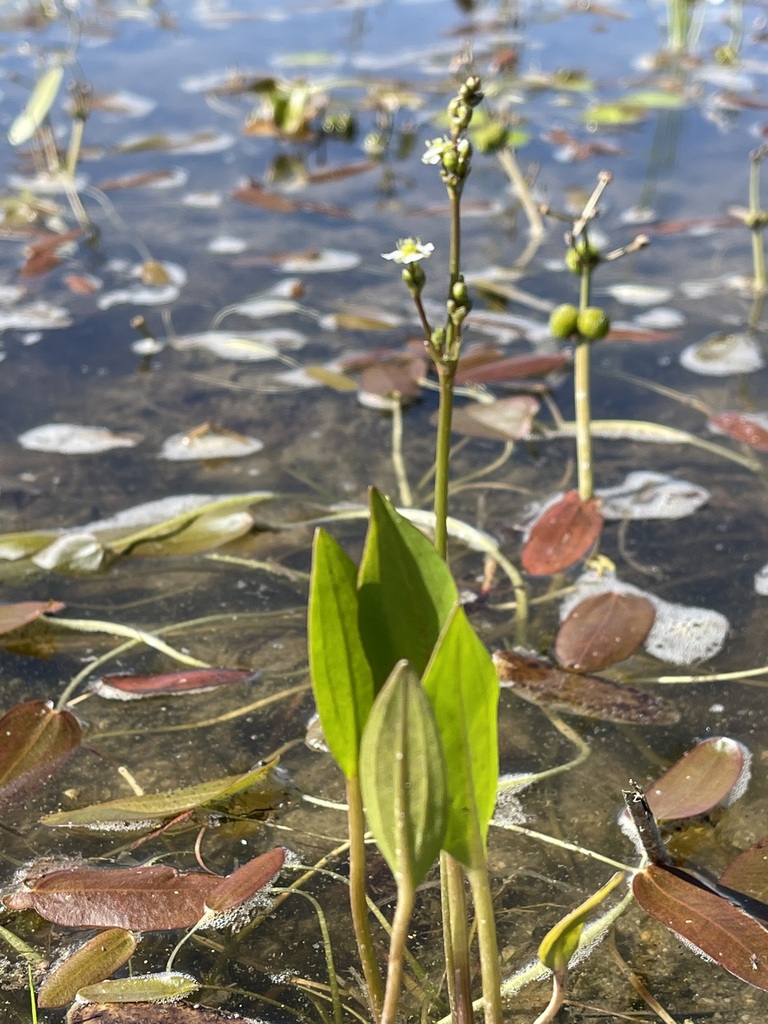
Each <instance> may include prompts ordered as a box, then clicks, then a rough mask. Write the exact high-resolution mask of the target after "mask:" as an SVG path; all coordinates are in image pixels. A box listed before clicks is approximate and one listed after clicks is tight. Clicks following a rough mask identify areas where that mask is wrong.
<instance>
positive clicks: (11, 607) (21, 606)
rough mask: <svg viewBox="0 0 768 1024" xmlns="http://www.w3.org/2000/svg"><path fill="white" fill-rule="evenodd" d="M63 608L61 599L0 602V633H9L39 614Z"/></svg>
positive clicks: (36, 617) (32, 620) (33, 619)
mask: <svg viewBox="0 0 768 1024" xmlns="http://www.w3.org/2000/svg"><path fill="white" fill-rule="evenodd" d="M63 608H64V604H63V602H62V601H19V602H18V603H17V604H0V633H10V632H11V630H12V629H19V628H20V627H21V626H26V625H27V624H28V623H30V622H34V621H35V619H39V618H40V616H41V615H48V614H50V613H51V612H60V611H62V609H63Z"/></svg>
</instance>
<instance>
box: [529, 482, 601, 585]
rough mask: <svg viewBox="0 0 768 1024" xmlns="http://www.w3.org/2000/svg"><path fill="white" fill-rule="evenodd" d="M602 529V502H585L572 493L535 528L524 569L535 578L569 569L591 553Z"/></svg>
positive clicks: (547, 510)
mask: <svg viewBox="0 0 768 1024" xmlns="http://www.w3.org/2000/svg"><path fill="white" fill-rule="evenodd" d="M602 528H603V517H602V516H601V514H600V504H599V502H598V501H597V500H596V499H595V498H590V499H589V500H588V501H582V499H581V498H580V497H579V492H578V491H568V492H567V494H564V495H563V497H562V498H559V499H557V500H556V501H555V502H554V503H553V504H551V505H549V506H548V507H547V508H546V509H545V510H544V512H542V514H541V515H540V516H539V517H538V519H537V520H536V521H535V522H534V524H533V525H532V526H531V528H530V530H529V532H528V535H527V537H526V539H525V541H524V543H523V550H522V555H521V559H522V564H523V568H524V569H525V570H526V572H529V573H531V574H532V575H534V576H548V575H550V574H552V573H556V572H562V571H563V570H564V569H569V568H570V567H571V566H572V565H575V563H576V562H579V561H581V559H582V558H584V557H586V555H588V554H589V552H590V551H591V550H592V548H593V547H594V545H595V544H596V542H597V540H598V538H599V537H600V533H601V531H602Z"/></svg>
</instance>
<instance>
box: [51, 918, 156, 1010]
mask: <svg viewBox="0 0 768 1024" xmlns="http://www.w3.org/2000/svg"><path fill="white" fill-rule="evenodd" d="M135 949H136V939H135V937H134V936H133V935H132V934H131V933H130V932H127V931H125V930H124V929H123V928H108V929H107V931H104V932H99V934H98V935H94V936H93V938H92V939H89V940H88V941H87V942H84V943H83V944H82V945H81V946H78V947H77V949H76V950H75V951H74V952H73V953H71V954H70V955H69V956H68V957H67V958H66V959H65V960H62V961H61V962H60V963H58V964H56V965H55V967H54V968H53V969H52V970H51V971H50V972H49V973H48V974H47V975H46V977H45V981H44V982H43V984H42V986H41V987H40V988H39V989H38V991H37V1005H38V1006H41V1007H51V1006H66V1005H67V1004H68V1003H71V1002H72V1000H73V999H74V998H75V995H76V994H77V992H78V990H79V989H81V988H84V987H85V986H86V985H92V984H94V982H97V981H103V980H104V979H105V978H108V977H109V976H110V975H112V974H114V973H115V971H117V970H119V968H120V967H122V966H123V964H126V963H128V961H129V960H130V958H131V957H132V956H133V954H134V951H135Z"/></svg>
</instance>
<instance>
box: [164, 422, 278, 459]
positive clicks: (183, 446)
mask: <svg viewBox="0 0 768 1024" xmlns="http://www.w3.org/2000/svg"><path fill="white" fill-rule="evenodd" d="M263 447H264V443H263V442H262V441H259V439H258V438H256V437H248V436H246V435H245V434H237V433H235V432H234V431H231V430H227V429H226V427H220V426H218V425H217V424H213V423H203V424H201V426H199V427H195V428H194V429H192V430H189V431H187V433H186V434H172V435H171V437H168V438H166V440H165V441H163V446H162V448H161V449H160V454H159V456H158V458H161V459H168V460H169V461H170V462H190V461H193V460H195V459H241V458H244V457H245V456H247V455H254V454H255V453H256V452H260V451H261V449H262V448H263Z"/></svg>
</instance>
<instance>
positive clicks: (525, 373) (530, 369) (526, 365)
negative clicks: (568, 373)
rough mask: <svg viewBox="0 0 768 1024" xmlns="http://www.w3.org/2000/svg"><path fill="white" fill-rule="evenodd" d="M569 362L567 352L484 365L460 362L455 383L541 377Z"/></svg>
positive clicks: (507, 359) (492, 361)
mask: <svg viewBox="0 0 768 1024" xmlns="http://www.w3.org/2000/svg"><path fill="white" fill-rule="evenodd" d="M571 362H572V360H571V356H570V355H569V354H568V353H567V352H558V353H555V354H554V355H550V356H508V357H507V358H506V359H494V360H490V361H488V362H485V363H477V362H474V364H473V365H463V360H462V362H461V363H459V368H458V370H457V372H456V383H457V384H490V383H503V382H505V381H519V380H523V379H527V378H529V377H543V376H545V375H546V374H548V373H552V372H553V371H555V370H562V369H565V368H566V367H568V366H570V365H571Z"/></svg>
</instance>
